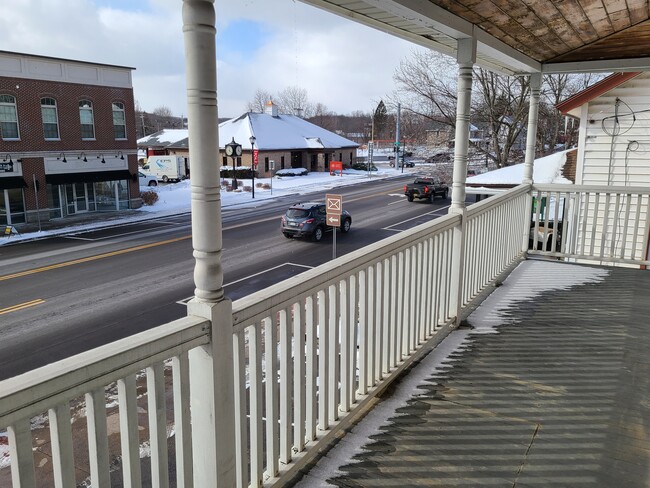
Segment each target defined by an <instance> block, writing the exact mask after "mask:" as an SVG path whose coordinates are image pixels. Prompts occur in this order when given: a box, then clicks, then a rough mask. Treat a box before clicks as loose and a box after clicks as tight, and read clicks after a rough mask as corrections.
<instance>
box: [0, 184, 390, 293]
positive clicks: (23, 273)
mask: <svg viewBox="0 0 650 488" xmlns="http://www.w3.org/2000/svg"><path fill="white" fill-rule="evenodd" d="M390 193H391V192H387V193H383V194H384V195H388V194H390ZM376 196H377V195H376V194H374V195H366V196H363V197H357V198H351V199H349V200H347V202H356V201H359V200H366V199H368V198H374V197H376ZM279 218H280V216H277V215H276V216H274V217H268V218H265V219H259V220H254V221H248V222H242V223H241V224H235V225H230V226H226V227H223V228H222V231H226V230H231V229H236V228H239V227H245V226H247V225H252V224H257V223H261V222H269V221H271V220H276V219H279ZM391 227H392V226H391ZM191 238H192V236H191V235H187V236H182V237H177V238H175V239H168V240H165V241H160V242H154V243H151V244H143V245H142V246H135V247H129V248H126V249H121V250H119V251H112V252H108V253H104V254H97V255H95V256H88V257H86V258H81V259H74V260H72V261H65V262H63V263H58V264H52V265H50V266H43V267H40V268H34V269H29V270H25V271H20V272H18V273H13V274H8V275H4V276H0V281H7V280H11V279H14V278H21V277H23V276H29V275H32V274H36V273H42V272H44V271H50V270H53V269H59V268H65V267H68V266H74V265H76V264H83V263H88V262H90V261H96V260H99V259H104V258H108V257H112V256H119V255H121V254H127V253H130V252H134V251H141V250H143V249H149V248H152V247H157V246H164V245H165V244H172V243H174V242H179V241H183V240H187V239H191ZM229 284H231V285H232V284H233V283H229ZM224 286H226V285H224Z"/></svg>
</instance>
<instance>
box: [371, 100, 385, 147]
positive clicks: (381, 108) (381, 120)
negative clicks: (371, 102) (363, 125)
mask: <svg viewBox="0 0 650 488" xmlns="http://www.w3.org/2000/svg"><path fill="white" fill-rule="evenodd" d="M372 123H373V126H374V128H375V130H374V132H375V133H374V138H375V139H381V138H382V136H383V135H384V134H385V132H386V126H387V124H388V111H387V110H386V105H385V104H384V101H383V100H380V101H379V103H378V104H377V108H376V109H375V111H374V113H373V114H372Z"/></svg>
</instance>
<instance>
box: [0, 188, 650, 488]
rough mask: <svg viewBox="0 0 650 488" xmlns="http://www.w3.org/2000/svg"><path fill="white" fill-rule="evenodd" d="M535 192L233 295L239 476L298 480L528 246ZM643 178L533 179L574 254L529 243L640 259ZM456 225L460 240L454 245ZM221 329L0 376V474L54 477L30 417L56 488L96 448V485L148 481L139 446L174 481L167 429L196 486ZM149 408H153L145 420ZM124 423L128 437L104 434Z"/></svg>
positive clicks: (25, 481)
mask: <svg viewBox="0 0 650 488" xmlns="http://www.w3.org/2000/svg"><path fill="white" fill-rule="evenodd" d="M528 190H529V187H527V186H524V185H522V186H520V187H518V188H515V189H513V190H511V191H509V192H507V193H504V194H503V195H501V196H498V197H494V198H490V199H488V200H485V201H483V202H481V203H478V204H476V205H473V206H471V207H470V208H468V209H467V211H466V214H465V222H463V217H462V216H461V215H460V214H458V215H455V214H452V215H448V216H446V217H443V218H439V219H436V220H435V221H433V222H431V223H429V224H423V225H420V226H418V227H416V228H414V229H411V230H409V231H406V232H403V233H401V234H399V235H395V236H392V237H390V238H388V239H385V240H384V241H381V242H379V243H376V244H373V245H371V246H368V247H366V248H364V249H362V250H359V251H357V252H354V253H351V254H349V255H346V256H343V257H341V258H338V259H336V260H334V261H332V262H330V263H327V264H325V265H323V266H320V267H318V268H315V269H312V270H309V271H307V272H305V273H303V274H301V275H299V276H296V277H295V278H292V279H289V280H287V281H284V282H282V283H279V284H277V285H275V286H273V287H271V288H269V289H266V290H262V291H260V292H257V293H255V294H253V295H250V296H248V297H245V298H243V299H241V300H238V301H237V302H235V303H233V306H232V309H233V318H232V323H233V329H232V339H233V342H232V347H233V350H234V360H233V364H232V369H229V370H228V371H227V372H226V374H233V375H234V402H233V405H232V406H231V408H232V409H233V410H234V412H235V415H234V418H235V432H236V435H235V439H234V440H232V441H231V442H229V441H228V440H225V441H224V440H222V442H220V446H221V447H223V446H228V445H231V446H232V449H233V450H234V452H235V456H234V458H235V460H236V461H235V466H234V470H235V474H236V480H237V485H238V486H241V487H246V486H262V485H264V486H272V485H280V484H282V483H283V482H285V481H286V480H287V479H289V478H291V477H292V476H294V475H295V474H296V472H297V470H298V469H299V468H300V467H301V466H303V465H304V464H305V463H307V462H308V461H310V460H311V459H313V458H314V457H315V456H317V455H318V451H319V448H320V447H322V446H323V445H324V444H325V443H327V442H329V441H330V440H333V439H334V437H335V436H336V434H337V433H338V432H340V430H341V429H343V428H345V427H346V426H348V425H350V423H351V422H353V421H354V420H355V419H356V418H358V417H359V416H360V415H362V414H363V413H364V412H365V411H367V408H369V407H370V406H371V405H372V400H373V398H374V397H376V395H378V394H379V393H380V392H381V391H382V390H383V389H384V388H385V387H386V386H387V385H388V384H389V383H390V381H392V380H393V379H394V378H395V377H396V376H397V375H398V374H399V373H400V371H401V370H403V369H404V368H406V367H407V366H408V365H409V364H410V362H412V361H413V360H414V358H416V357H417V356H418V355H419V354H422V353H423V351H424V350H426V348H424V347H423V346H424V345H425V344H426V343H427V341H430V342H437V341H438V340H440V339H441V337H442V336H444V335H445V334H446V333H447V332H449V331H450V330H451V327H450V325H451V324H452V323H453V322H454V320H455V319H456V317H455V314H456V311H457V310H456V308H457V306H458V304H460V308H462V307H465V306H467V305H468V304H470V303H471V301H472V299H473V298H474V297H476V296H477V295H478V294H479V293H480V292H481V291H482V290H484V289H485V288H486V286H488V285H489V284H490V283H491V282H492V281H493V280H494V279H495V278H496V277H498V276H499V274H501V273H503V272H504V271H505V270H506V269H507V268H508V267H509V266H510V265H512V264H513V263H514V262H516V261H517V260H518V259H520V258H521V257H522V256H523V254H524V248H525V247H526V246H525V244H524V243H525V241H526V240H527V238H528V235H529V231H530V228H531V225H530V222H531V219H530V216H529V215H530V214H529V208H530V198H531V196H530V193H528ZM632 190H633V189H626V191H624V192H623V191H620V189H615V190H614V191H613V192H611V193H605V192H603V191H602V190H601V189H595V190H589V189H587V188H582V187H579V188H575V187H573V188H572V187H564V186H562V187H560V186H553V187H541V186H540V187H535V198H536V202H541V201H542V199H543V198H546V199H547V201H548V202H549V204H548V205H547V208H550V209H552V211H551V214H552V215H553V216H554V217H555V213H556V212H557V219H556V220H555V222H560V221H562V222H563V228H562V231H563V235H562V237H560V238H559V240H560V249H561V250H563V251H564V253H562V252H559V251H544V250H540V251H533V252H535V253H542V254H544V253H545V254H551V255H560V254H561V255H562V256H564V257H578V256H580V257H582V256H586V257H588V258H592V259H601V258H602V257H603V253H607V252H611V250H612V249H614V250H615V251H616V250H619V251H620V250H629V252H628V251H625V252H628V254H625V252H624V253H623V255H622V256H623V257H622V258H619V256H620V255H617V259H624V260H626V261H634V262H635V263H637V264H639V263H644V262H645V261H644V260H643V259H639V257H638V253H637V251H636V249H637V248H643V247H644V246H645V245H646V242H647V239H645V238H644V239H641V237H645V236H647V222H646V219H645V215H646V213H647V205H648V194H649V192H646V191H638V190H636V189H634V191H632ZM596 194H598V195H600V196H599V197H598V198H597V199H596V197H595V196H594V195H596ZM592 198H594V200H592ZM552 201H556V202H564V203H563V204H562V205H560V204H556V205H555V207H554V206H553V205H551V204H550V203H551V202H552ZM592 201H593V202H596V201H597V202H598V203H594V205H593V206H592V205H591V203H590V202H592ZM600 202H604V203H603V204H602V206H601V204H600ZM606 204H608V205H606ZM610 207H612V208H610ZM535 209H536V213H537V214H538V218H537V220H538V222H544V223H545V225H547V226H548V224H549V223H550V222H551V221H552V220H551V218H550V216H549V212H548V211H547V212H546V214H545V215H544V218H542V213H541V210H540V206H539V205H536V207H535ZM556 209H557V210H556ZM562 209H563V213H562ZM560 215H562V216H563V219H560ZM590 215H591V216H594V217H590ZM599 226H601V227H602V228H603V229H610V231H609V232H610V233H612V234H614V233H615V232H614V231H616V234H617V235H619V236H620V240H615V241H614V242H615V243H616V245H615V246H614V247H613V248H612V242H613V241H612V240H611V239H610V240H607V239H601V240H598V239H597V236H598V229H599ZM548 228H549V229H550V228H551V227H550V226H549V227H548ZM619 230H620V231H621V232H618V231H619ZM623 230H625V232H623ZM458 232H463V233H464V237H463V239H462V240H461V242H463V243H464V244H463V247H462V248H455V247H454V243H457V242H458V240H457V239H456V237H457V236H458ZM567 234H568V237H567ZM623 236H627V237H625V239H623ZM633 236H636V240H635V238H634V237H633ZM641 241H643V242H642V243H641ZM532 242H533V245H534V244H535V239H534V235H533V238H532ZM578 250H579V252H578ZM633 250H635V251H634V254H633V253H632V251H633ZM596 251H598V252H596ZM459 252H460V253H461V254H459ZM590 253H592V254H590ZM459 256H460V257H461V258H462V260H461V261H460V262H461V263H462V265H461V266H458V267H457V266H456V265H455V263H456V262H458V261H457V259H458V257H459ZM455 286H458V288H455ZM210 341H211V335H210V323H209V321H207V320H205V319H198V318H196V317H188V318H185V319H182V320H178V321H175V322H171V323H169V324H166V325H164V326H161V327H158V328H156V329H154V330H152V331H148V332H145V333H142V334H138V335H136V336H133V337H130V338H128V339H124V340H122V341H118V342H115V343H113V344H109V345H106V346H103V347H101V348H98V349H96V350H93V351H89V352H87V353H84V354H80V355H78V356H75V357H72V358H69V359H66V360H64V361H61V362H58V363H55V364H53V365H50V366H47V367H45V368H40V369H38V370H35V371H32V372H29V373H27V374H24V375H21V376H20V377H17V378H13V379H10V380H7V381H4V382H1V383H0V431H1V430H2V429H6V432H7V434H8V443H9V459H7V456H4V457H1V455H2V450H1V448H2V444H0V476H1V475H2V471H3V470H2V469H1V466H2V462H4V463H5V464H7V465H9V464H10V469H11V476H12V488H18V487H21V488H22V487H34V486H37V484H38V483H37V479H43V476H45V475H44V474H43V469H46V468H42V467H40V463H37V462H35V456H38V451H34V450H35V449H37V448H38V445H39V444H38V441H36V440H35V439H33V437H32V431H31V428H30V420H31V419H33V418H34V417H36V416H42V417H44V418H46V423H48V422H49V434H48V435H49V437H50V439H51V445H52V459H51V461H52V463H51V465H53V468H50V478H51V479H53V480H54V486H57V487H68V486H74V483H75V467H82V466H80V464H79V463H80V462H81V461H80V460H83V459H85V458H88V459H89V464H88V466H86V467H83V468H82V469H87V470H88V471H89V472H90V473H91V474H90V480H91V483H92V485H93V486H97V487H103V486H109V477H110V470H111V469H120V466H121V470H122V476H123V477H124V479H125V480H126V484H125V486H136V487H137V486H141V479H142V476H141V472H140V469H141V468H140V456H141V450H142V451H147V454H146V455H150V456H151V461H152V462H151V465H152V473H151V478H152V483H153V485H154V486H168V483H169V475H168V468H167V462H168V450H167V447H168V437H169V434H170V432H173V434H174V442H175V444H174V445H175V457H173V458H171V459H172V462H174V463H175V464H176V469H175V470H176V472H177V476H178V477H177V486H185V487H190V486H194V482H193V468H192V460H193V459H194V456H193V455H192V453H193V449H194V451H195V452H196V449H197V444H196V441H197V439H192V438H191V432H190V426H191V427H192V429H193V430H194V431H197V430H198V431H200V430H201V428H202V426H201V425H197V424H196V419H195V423H194V425H191V421H192V419H191V418H190V391H191V390H192V388H196V389H197V390H198V389H200V388H201V385H193V384H192V383H191V382H192V381H193V378H194V377H195V376H194V373H193V369H192V366H191V365H192V362H191V361H188V353H189V354H190V355H191V354H193V351H196V350H197V349H200V348H202V349H205V347H206V346H207V345H208V344H209V343H210ZM213 346H214V344H213ZM224 346H225V347H229V345H227V344H226V345H224ZM166 360H171V361H168V362H167V363H165V361H166ZM170 363H171V365H170ZM197 364H198V363H197ZM203 364H204V363H203ZM165 365H166V366H165ZM165 371H167V373H168V374H167V375H165ZM107 387H108V388H107ZM115 392H116V400H113V399H112V398H111V395H112V394H113V393H115ZM196 393H197V391H194V392H193V395H195V394H196ZM228 396H230V395H225V396H224V398H227V397H228ZM80 397H83V398H82V399H79V398H80ZM208 397H210V396H209V395H207V396H206V401H210V400H209V398H208ZM145 400H146V401H145ZM71 402H72V403H71ZM111 402H113V403H111ZM138 402H139V403H138ZM107 403H108V407H107ZM84 408H85V415H84V414H83V413H80V411H83V409H84ZM139 408H141V409H143V410H141V412H142V411H145V412H147V414H148V420H147V421H145V422H144V423H143V419H141V418H139V416H138V409H139ZM107 409H108V410H107ZM107 411H108V413H107ZM170 412H173V414H171V413H170ZM84 417H85V419H86V420H87V429H85V427H84V426H85V425H86V422H84V421H83V418H84ZM172 417H173V420H172ZM71 418H72V419H75V422H73V423H71ZM118 418H119V421H116V419H118ZM201 418H202V417H201ZM32 424H33V422H32ZM79 429H80V430H79ZM84 429H85V430H84ZM206 430H208V429H206ZM140 431H143V433H144V435H142V433H141V432H140ZM117 432H119V438H120V447H119V448H117V447H114V444H115V445H117V443H114V442H110V443H109V438H110V437H111V435H115V434H116V433H117ZM114 438H115V437H114ZM192 441H195V444H194V447H193V445H192ZM79 443H81V444H82V445H79ZM86 443H87V445H86ZM73 445H74V449H73ZM198 447H200V445H199V446H198ZM141 448H142V449H141ZM81 450H83V451H84V452H83V453H82V452H81ZM148 451H150V454H149V453H148ZM203 454H204V452H202V453H200V454H199V455H203ZM231 454H232V453H231ZM217 455H219V456H220V455H222V451H220V450H217ZM224 455H225V456H228V453H226V454H224ZM216 462H217V460H215V463H216ZM7 469H8V468H7ZM46 474H47V473H46ZM0 479H1V478H0ZM76 481H79V480H76ZM51 484H52V483H51V482H50V485H51ZM196 486H197V488H198V484H197V485H196ZM228 488H230V487H228Z"/></svg>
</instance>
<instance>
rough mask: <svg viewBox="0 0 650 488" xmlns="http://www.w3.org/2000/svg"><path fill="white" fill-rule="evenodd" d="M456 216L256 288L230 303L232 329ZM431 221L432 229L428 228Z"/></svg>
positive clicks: (448, 224)
mask: <svg viewBox="0 0 650 488" xmlns="http://www.w3.org/2000/svg"><path fill="white" fill-rule="evenodd" d="M459 223H460V216H458V215H445V216H443V217H438V218H436V219H435V222H434V223H431V222H427V223H423V224H420V225H418V226H416V227H413V228H412V229H408V230H405V231H403V232H400V233H399V234H396V235H392V236H389V237H387V238H385V239H383V240H381V241H378V242H375V243H373V244H370V245H368V246H365V247H363V248H362V249H358V250H356V251H353V252H351V253H348V254H346V255H344V256H341V257H338V258H336V259H335V260H332V261H329V262H327V263H324V264H321V265H320V266H318V267H317V268H312V269H309V270H307V271H304V272H302V273H300V275H298V276H294V277H291V278H288V279H286V280H284V281H282V282H280V283H278V284H276V285H273V286H271V287H268V288H265V289H263V290H260V291H257V292H255V293H252V294H250V295H247V296H245V297H242V298H240V299H238V300H236V301H234V302H233V304H232V307H233V328H234V330H233V331H234V332H237V331H238V330H239V329H240V328H241V326H242V325H241V324H244V323H249V322H252V321H255V320H258V319H260V318H261V316H262V315H264V314H265V313H266V312H268V310H269V309H268V306H267V305H266V304H268V303H269V302H271V303H273V308H282V307H286V306H288V305H290V304H291V303H293V302H295V301H296V300H298V299H299V298H304V297H306V296H308V295H309V290H314V289H319V288H321V287H322V286H324V285H325V284H327V283H331V282H334V281H336V280H341V279H344V278H345V277H348V276H350V275H353V274H355V273H357V272H358V271H359V270H362V269H364V268H367V267H368V266H369V265H371V264H372V263H376V262H377V261H378V260H380V259H381V258H382V257H385V256H386V255H391V254H392V255H394V254H396V253H400V252H403V251H404V250H406V249H407V248H409V247H411V246H413V245H414V244H418V243H420V242H422V241H424V240H426V239H428V238H430V237H431V233H432V232H436V233H440V232H444V231H446V230H449V229H452V228H453V227H455V226H457V225H459ZM432 224H433V226H434V227H433V228H432Z"/></svg>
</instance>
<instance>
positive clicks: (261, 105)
mask: <svg viewBox="0 0 650 488" xmlns="http://www.w3.org/2000/svg"><path fill="white" fill-rule="evenodd" d="M271 99H272V97H271V93H269V92H267V91H266V90H261V89H259V88H258V89H257V90H256V91H255V95H253V100H251V101H250V102H248V106H247V111H248V112H257V113H264V109H265V108H266V103H267V102H268V101H269V100H271Z"/></svg>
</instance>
